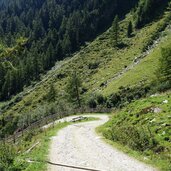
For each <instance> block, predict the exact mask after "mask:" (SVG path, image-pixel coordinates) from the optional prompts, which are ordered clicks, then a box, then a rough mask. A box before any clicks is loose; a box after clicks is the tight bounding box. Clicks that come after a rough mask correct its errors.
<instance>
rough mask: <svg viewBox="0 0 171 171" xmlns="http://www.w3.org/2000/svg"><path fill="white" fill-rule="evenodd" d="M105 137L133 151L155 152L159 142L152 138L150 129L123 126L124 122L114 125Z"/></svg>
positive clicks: (105, 133)
mask: <svg viewBox="0 0 171 171" xmlns="http://www.w3.org/2000/svg"><path fill="white" fill-rule="evenodd" d="M104 135H105V136H106V138H108V139H110V140H112V141H115V142H120V143H121V144H123V145H127V146H129V147H130V148H132V149H133V150H138V151H145V150H147V149H151V150H152V149H153V150H155V147H156V146H157V141H156V140H155V139H154V138H153V137H152V136H151V132H150V130H149V129H148V128H141V129H139V128H136V127H135V126H133V125H122V122H118V123H117V124H116V125H113V126H112V127H111V129H110V131H108V132H104Z"/></svg>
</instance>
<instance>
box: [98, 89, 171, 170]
mask: <svg viewBox="0 0 171 171" xmlns="http://www.w3.org/2000/svg"><path fill="white" fill-rule="evenodd" d="M170 105H171V92H170V91H169V92H167V93H164V94H155V95H153V96H151V97H148V98H145V99H142V100H138V101H135V102H133V103H131V104H130V105H128V106H127V107H126V108H124V109H122V110H121V111H118V112H116V113H115V114H114V116H112V118H111V120H110V121H109V122H108V123H106V124H105V125H104V126H102V127H101V128H99V131H100V132H102V133H103V135H104V136H105V137H106V138H107V139H108V140H111V142H115V143H118V144H122V145H121V146H120V148H122V149H123V148H124V150H125V151H126V152H127V153H130V154H132V155H134V156H138V155H137V151H138V153H139V155H141V157H140V159H141V160H143V161H144V162H147V163H152V164H154V165H155V166H157V167H158V168H160V169H161V170H162V171H169V170H170V169H171V163H170V161H171V156H170V152H171V115H170ZM115 145H116V144H115ZM130 149H132V150H133V151H131V150H130Z"/></svg>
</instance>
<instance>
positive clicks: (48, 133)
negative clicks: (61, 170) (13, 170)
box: [16, 115, 99, 171]
mask: <svg viewBox="0 0 171 171" xmlns="http://www.w3.org/2000/svg"><path fill="white" fill-rule="evenodd" d="M95 120H99V118H95V117H91V115H90V117H88V118H86V119H85V120H82V121H78V122H75V123H81V122H90V121H95ZM75 123H74V124H75ZM71 124H72V123H71V122H64V123H58V124H56V125H55V126H54V127H50V128H48V129H47V130H45V131H44V132H40V133H38V134H37V135H33V137H32V138H31V140H30V142H29V143H28V142H27V141H26V142H25V141H21V142H20V144H18V148H19V150H20V155H19V156H18V157H17V158H16V162H17V161H21V162H18V164H19V163H23V164H24V163H25V164H24V166H25V167H24V168H25V169H24V170H25V171H44V170H47V164H46V163H45V162H40V163H38V162H35V163H34V162H33V163H30V164H28V163H27V162H25V161H26V160H28V159H29V160H38V161H46V160H48V153H49V146H50V142H51V138H52V137H53V136H56V134H57V132H58V131H59V130H61V129H63V128H64V127H67V126H68V125H71ZM27 137H29V135H28V136H27ZM37 142H39V144H38V145H37V146H36V147H35V148H33V149H32V150H31V151H30V152H29V153H23V151H27V150H26V149H29V148H30V147H31V146H32V145H34V144H36V143H37ZM22 161H23V162H22Z"/></svg>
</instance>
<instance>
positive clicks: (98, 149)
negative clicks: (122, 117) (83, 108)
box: [48, 115, 155, 171]
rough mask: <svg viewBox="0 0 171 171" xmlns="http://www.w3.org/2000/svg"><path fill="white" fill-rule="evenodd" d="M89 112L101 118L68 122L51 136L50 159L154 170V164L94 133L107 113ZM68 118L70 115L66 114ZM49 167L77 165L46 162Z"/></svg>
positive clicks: (117, 169)
mask: <svg viewBox="0 0 171 171" xmlns="http://www.w3.org/2000/svg"><path fill="white" fill-rule="evenodd" d="M85 116H87V115H85ZM89 116H90V115H89ZM91 116H93V117H98V118H100V120H96V121H91V122H82V123H77V124H73V125H70V126H68V127H66V128H64V129H62V130H60V131H59V132H58V134H57V135H56V136H54V137H52V142H51V146H50V151H49V160H50V162H52V163H60V164H64V165H71V166H76V167H84V168H91V169H95V170H99V171H155V169H154V168H152V167H150V166H148V165H146V164H144V163H141V162H139V161H137V160H136V159H134V158H131V157H129V156H127V155H126V154H124V153H123V152H121V151H119V150H117V149H115V148H113V147H111V146H110V145H108V144H106V143H105V142H104V141H103V140H102V139H101V137H99V136H98V135H97V134H96V132H95V128H96V127H98V126H100V125H102V124H104V123H105V122H107V121H108V116H107V115H91ZM69 119H71V117H69V118H67V120H69ZM48 171H77V169H76V168H75V169H73V168H66V167H60V166H54V165H48Z"/></svg>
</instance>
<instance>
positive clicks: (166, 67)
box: [158, 46, 171, 85]
mask: <svg viewBox="0 0 171 171" xmlns="http://www.w3.org/2000/svg"><path fill="white" fill-rule="evenodd" d="M158 76H159V78H160V81H161V82H166V81H168V82H169V83H170V85H171V47H170V46H168V47H165V48H162V49H161V58H160V65H159V70H158Z"/></svg>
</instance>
